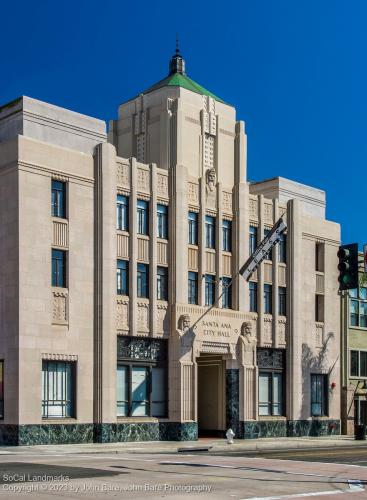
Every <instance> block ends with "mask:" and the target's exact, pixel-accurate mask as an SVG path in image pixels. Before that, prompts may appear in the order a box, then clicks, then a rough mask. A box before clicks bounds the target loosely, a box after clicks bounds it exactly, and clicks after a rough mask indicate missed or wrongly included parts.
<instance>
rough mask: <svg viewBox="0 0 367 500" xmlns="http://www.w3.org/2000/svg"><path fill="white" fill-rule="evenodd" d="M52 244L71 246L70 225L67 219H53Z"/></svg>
mask: <svg viewBox="0 0 367 500" xmlns="http://www.w3.org/2000/svg"><path fill="white" fill-rule="evenodd" d="M52 245H53V246H57V247H64V248H67V247H68V246H69V225H68V222H67V221H66V220H65V221H61V220H53V221H52Z"/></svg>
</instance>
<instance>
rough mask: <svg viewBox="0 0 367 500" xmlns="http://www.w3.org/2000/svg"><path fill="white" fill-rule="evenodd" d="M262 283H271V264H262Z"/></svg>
mask: <svg viewBox="0 0 367 500" xmlns="http://www.w3.org/2000/svg"><path fill="white" fill-rule="evenodd" d="M264 281H266V282H267V283H272V281H273V264H272V263H271V262H264Z"/></svg>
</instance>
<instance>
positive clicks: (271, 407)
mask: <svg viewBox="0 0 367 500" xmlns="http://www.w3.org/2000/svg"><path fill="white" fill-rule="evenodd" d="M277 375H281V377H282V378H281V391H282V394H281V398H280V400H279V401H278V403H275V402H274V392H275V391H274V386H275V383H274V381H275V378H276V376H277ZM261 376H267V377H268V383H269V381H270V383H269V401H268V402H267V403H265V402H260V377H261ZM258 385H259V394H258V401H259V403H258V404H259V408H258V412H259V416H260V417H263V418H265V417H280V418H281V417H284V416H285V415H286V409H285V402H286V398H285V371H284V370H277V369H266V368H259V384H258ZM262 404H263V405H264V404H267V409H268V413H266V414H263V413H260V407H261V405H262ZM277 405H278V406H280V408H281V411H279V413H276V411H275V407H276V406H277ZM263 407H264V408H265V406H263Z"/></svg>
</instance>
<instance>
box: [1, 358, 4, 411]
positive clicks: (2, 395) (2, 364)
mask: <svg viewBox="0 0 367 500" xmlns="http://www.w3.org/2000/svg"><path fill="white" fill-rule="evenodd" d="M3 418H4V361H0V419H3Z"/></svg>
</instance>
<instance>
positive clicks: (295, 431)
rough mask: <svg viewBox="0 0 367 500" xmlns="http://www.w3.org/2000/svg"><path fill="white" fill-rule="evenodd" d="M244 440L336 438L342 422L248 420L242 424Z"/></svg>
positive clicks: (329, 420)
mask: <svg viewBox="0 0 367 500" xmlns="http://www.w3.org/2000/svg"><path fill="white" fill-rule="evenodd" d="M240 425H241V426H242V432H243V438H244V439H257V438H269V437H302V436H315V437H318V436H335V435H338V434H340V420H333V419H327V420H317V419H313V420H258V421H253V420H248V421H245V422H240Z"/></svg>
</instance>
